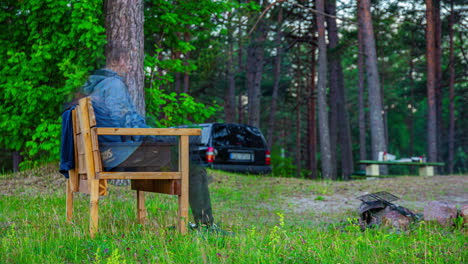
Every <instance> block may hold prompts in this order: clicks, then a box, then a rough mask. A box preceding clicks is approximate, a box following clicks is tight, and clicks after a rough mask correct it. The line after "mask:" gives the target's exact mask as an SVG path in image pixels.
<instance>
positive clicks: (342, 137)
mask: <svg viewBox="0 0 468 264" xmlns="http://www.w3.org/2000/svg"><path fill="white" fill-rule="evenodd" d="M326 7H327V14H329V15H331V16H336V0H329V1H327V5H326ZM327 29H328V42H329V45H328V48H329V51H330V52H329V54H330V56H329V65H330V88H331V89H333V90H335V93H336V98H335V104H334V105H335V107H336V114H337V129H338V138H339V140H338V141H339V145H340V149H341V151H340V153H341V164H342V165H341V169H342V170H341V173H342V178H343V179H345V180H348V179H349V177H350V176H351V174H352V173H353V152H352V143H351V130H350V127H349V119H348V109H347V107H346V97H345V88H344V76H343V68H342V66H341V54H340V52H339V51H337V50H336V49H337V47H338V44H339V41H340V40H339V37H338V28H337V25H336V18H335V17H327ZM331 133H333V132H332V131H331ZM335 134H336V133H335ZM332 147H333V146H332ZM337 149H338V148H336V147H335V148H332V150H333V152H336V153H338V151H337ZM335 156H337V155H335ZM336 160H338V158H336Z"/></svg>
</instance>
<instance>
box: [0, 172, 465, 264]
mask: <svg viewBox="0 0 468 264" xmlns="http://www.w3.org/2000/svg"><path fill="white" fill-rule="evenodd" d="M45 177H49V176H45ZM214 178H215V180H214V182H213V183H212V184H211V192H212V200H213V206H214V207H215V217H216V219H217V220H218V221H217V222H218V223H219V224H220V225H221V227H222V228H224V229H226V230H230V231H233V232H234V233H235V235H231V236H223V235H220V234H217V233H209V232H199V231H191V232H189V233H188V234H187V235H180V234H178V233H177V232H176V231H174V229H172V228H171V225H173V224H174V223H175V222H176V221H175V217H176V213H175V212H176V205H177V203H176V199H175V197H171V196H166V195H159V194H149V195H148V200H147V207H148V213H149V215H148V220H149V222H148V224H146V225H140V224H137V220H136V208H135V207H136V201H135V197H134V193H133V192H132V191H130V190H129V189H126V188H122V187H114V188H112V189H111V190H110V195H109V196H107V197H104V198H102V199H101V200H100V202H99V203H100V207H99V208H100V212H99V213H100V223H99V227H100V231H99V233H98V236H97V237H96V238H95V239H90V238H89V234H88V223H89V219H88V216H89V214H88V204H89V200H88V197H87V196H86V195H81V194H76V195H75V208H74V219H73V223H72V224H67V223H66V222H65V194H64V185H63V184H62V185H61V186H57V185H56V184H55V180H54V181H50V182H51V183H54V185H51V186H47V183H48V182H47V181H46V182H45V183H46V185H45V186H42V187H37V184H38V183H35V184H32V185H31V186H27V185H26V186H23V187H21V188H20V186H21V183H27V182H28V180H27V179H30V177H29V176H25V178H23V180H22V181H21V179H20V180H18V181H19V182H18V184H16V185H12V186H13V187H12V188H13V189H12V190H11V192H8V193H6V192H4V193H3V194H0V195H1V196H0V198H1V200H0V263H466V262H467V241H468V240H467V236H466V234H464V230H461V229H456V228H440V227H437V226H432V225H428V224H426V223H421V224H418V225H415V226H413V227H412V228H411V229H410V230H407V231H398V230H392V229H385V228H376V229H371V230H367V231H365V232H362V231H361V230H360V228H359V226H358V225H356V224H355V221H354V219H353V217H355V215H351V216H350V215H349V214H348V213H346V214H343V215H341V216H336V221H333V223H330V222H329V221H327V222H320V221H319V222H318V223H317V221H312V219H310V217H311V216H309V215H301V214H292V213H288V212H286V211H285V210H284V204H283V203H284V199H282V198H281V197H282V196H284V195H287V194H291V193H294V192H297V190H292V189H291V187H290V185H291V184H289V183H288V182H284V181H283V180H282V179H277V178H269V179H265V178H259V177H253V176H237V175H229V176H226V175H221V174H219V173H218V174H217V173H215V177H214ZM54 179H55V178H54ZM59 181H60V180H59ZM297 181H298V182H303V183H304V185H307V186H305V187H304V190H305V191H307V192H309V191H311V190H312V191H317V192H318V193H320V194H322V195H326V194H327V193H329V192H330V190H329V189H328V187H327V186H328V184H327V183H325V184H322V183H317V184H318V185H321V186H322V187H320V186H318V187H315V188H311V187H310V186H311V183H310V181H309V182H306V181H304V180H297ZM61 182H62V183H63V180H61ZM10 184H11V183H10ZM40 184H41V183H39V185H40ZM312 185H314V184H313V183H312ZM348 217H351V218H349V219H348Z"/></svg>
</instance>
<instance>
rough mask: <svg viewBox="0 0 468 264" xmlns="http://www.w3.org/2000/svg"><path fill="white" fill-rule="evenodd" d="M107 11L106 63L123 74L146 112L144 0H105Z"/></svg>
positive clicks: (136, 103) (142, 112)
mask: <svg viewBox="0 0 468 264" xmlns="http://www.w3.org/2000/svg"><path fill="white" fill-rule="evenodd" d="M104 10H105V14H106V34H107V45H106V52H105V53H106V67H107V68H109V69H111V70H114V71H116V72H117V73H118V74H119V75H121V76H122V77H123V78H124V82H125V84H126V85H127V87H128V90H129V93H130V96H131V97H132V100H133V102H134V103H135V106H136V108H137V111H138V112H139V113H140V114H141V115H143V116H144V115H145V90H144V79H145V75H144V68H143V62H144V56H145V53H144V32H143V24H144V16H143V1H142V0H114V1H109V0H105V1H104Z"/></svg>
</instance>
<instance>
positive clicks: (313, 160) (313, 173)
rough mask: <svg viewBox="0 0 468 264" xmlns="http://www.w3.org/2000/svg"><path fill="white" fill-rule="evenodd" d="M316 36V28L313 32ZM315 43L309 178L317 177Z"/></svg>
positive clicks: (309, 122)
mask: <svg viewBox="0 0 468 264" xmlns="http://www.w3.org/2000/svg"><path fill="white" fill-rule="evenodd" d="M312 33H313V35H314V36H315V30H314V31H313V32H312ZM315 50H316V48H315V45H311V51H310V54H311V58H310V81H309V98H308V102H307V106H308V121H307V125H308V126H307V130H308V133H307V134H308V135H309V137H308V143H309V144H308V146H309V147H308V152H309V160H308V161H309V162H308V164H309V170H310V175H309V178H311V179H316V178H317V155H316V153H317V132H316V131H317V128H316V124H317V122H316V119H315V114H316V113H315V97H316V95H315V93H316V91H315Z"/></svg>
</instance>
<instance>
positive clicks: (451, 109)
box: [448, 0, 455, 174]
mask: <svg viewBox="0 0 468 264" xmlns="http://www.w3.org/2000/svg"><path fill="white" fill-rule="evenodd" d="M454 16H455V14H454V11H453V0H452V1H450V17H449V38H450V45H449V49H450V55H449V76H450V77H449V93H450V98H449V99H450V102H449V133H448V145H449V148H448V172H449V173H450V174H452V173H453V166H454V153H455V102H454V99H455V89H454V86H455V65H454V63H455V61H454V54H453V24H454V23H455V21H454Z"/></svg>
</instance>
